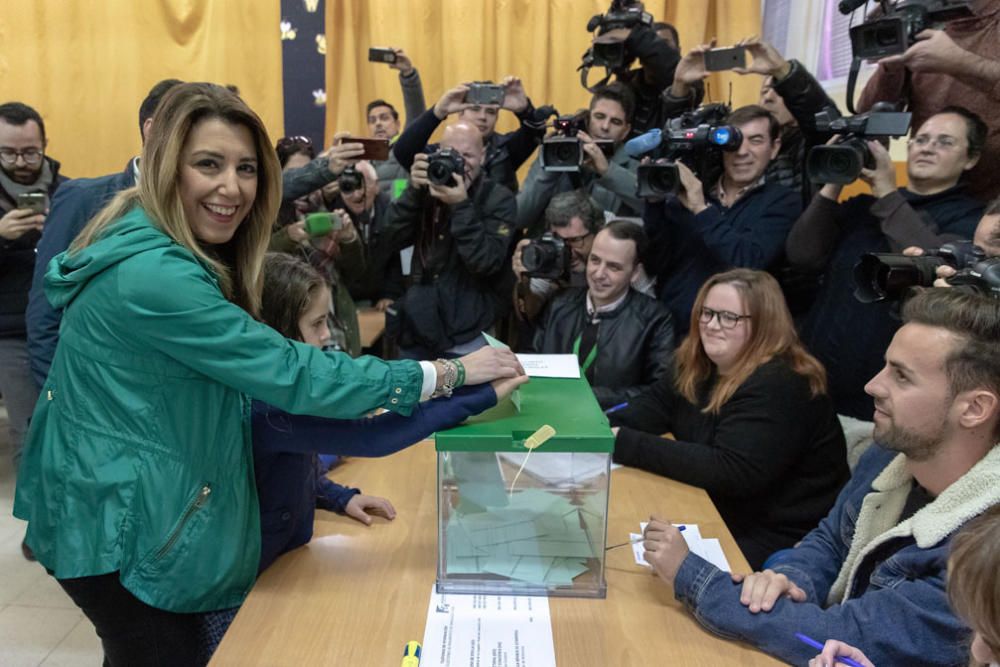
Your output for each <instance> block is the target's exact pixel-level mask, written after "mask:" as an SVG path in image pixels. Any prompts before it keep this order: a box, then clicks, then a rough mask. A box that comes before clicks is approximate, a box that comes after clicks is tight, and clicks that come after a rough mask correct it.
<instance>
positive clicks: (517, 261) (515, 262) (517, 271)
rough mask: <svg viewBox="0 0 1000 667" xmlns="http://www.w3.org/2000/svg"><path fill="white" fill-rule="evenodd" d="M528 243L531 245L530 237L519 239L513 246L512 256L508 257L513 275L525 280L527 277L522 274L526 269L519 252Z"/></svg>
mask: <svg viewBox="0 0 1000 667" xmlns="http://www.w3.org/2000/svg"><path fill="white" fill-rule="evenodd" d="M529 245H531V239H521V240H520V241H518V242H517V245H516V246H514V256H513V257H511V259H510V266H511V268H512V269H513V270H514V275H515V276H517V279H518V280H526V279H527V278H528V277H527V276H526V275H524V274H525V272H526V271H527V269H525V268H524V264H522V263H521V252H522V251H523V250H524V249H525V248H527V247H528V246H529Z"/></svg>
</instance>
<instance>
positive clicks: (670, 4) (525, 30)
mask: <svg viewBox="0 0 1000 667" xmlns="http://www.w3.org/2000/svg"><path fill="white" fill-rule="evenodd" d="M609 4H610V3H609V1H608V0H327V8H326V35H327V57H328V65H327V70H326V82H327V106H326V109H327V112H326V113H327V115H326V119H327V124H326V132H327V138H328V139H329V138H330V137H332V135H333V133H334V132H336V131H341V130H346V131H349V132H352V133H355V134H362V135H365V134H367V128H366V125H365V120H364V109H365V104H367V103H368V102H369V101H370V100H373V99H375V98H378V97H382V98H385V99H387V100H389V101H390V102H392V103H393V104H394V105H395V106H396V107H397V108H398V109H399V111H400V113H402V110H403V104H402V102H403V100H402V93H401V92H400V89H399V83H398V81H397V79H396V74H397V73H396V71H395V70H390V69H389V68H388V67H386V66H385V65H381V64H376V63H369V62H368V60H367V56H368V47H369V46H394V47H398V48H402V49H404V50H405V51H406V52H407V54H408V55H409V56H410V57H411V58H412V60H413V63H414V65H415V66H416V67H417V69H418V70H419V71H420V77H421V79H422V80H423V84H424V93H425V97H426V99H427V104H428V106H430V105H432V104H433V103H434V102H435V101H436V100H437V98H438V97H440V95H441V93H442V92H444V91H445V90H446V89H448V88H450V87H452V86H453V85H455V84H456V83H459V82H461V81H471V80H481V79H492V80H494V81H498V80H500V79H501V78H503V77H504V76H506V75H508V74H514V75H517V76H520V77H521V79H522V80H523V81H524V84H525V89H526V90H527V92H528V95H529V96H530V97H531V99H532V101H533V102H534V103H535V104H536V105H541V104H546V103H548V104H554V105H555V106H556V107H557V108H558V109H559V110H560V111H561V112H562V113H572V112H573V111H575V110H576V109H578V108H582V107H585V106H586V105H587V102H588V101H589V99H590V94H589V93H587V91H586V90H584V89H583V87H581V85H580V77H579V73H577V72H576V67H577V66H578V65H579V64H580V56H581V55H582V54H583V52H584V51H585V50H586V49H587V46H588V45H589V40H590V35H589V34H588V33H587V31H586V28H585V26H586V24H587V20H588V19H589V18H590V17H591V16H593V15H594V14H598V13H602V12H605V11H607V9H608V5H609ZM645 6H646V10H647V11H649V12H650V13H651V14H653V16H654V18H655V19H656V20H663V21H667V22H669V23H672V24H673V25H675V26H676V27H677V29H678V31H679V32H680V37H681V48H682V50H686V49H689V48H691V47H692V46H695V45H697V44H700V43H702V42H706V41H708V40H709V39H710V38H712V37H715V38H716V39H717V40H718V44H719V45H720V46H725V45H729V44H733V43H735V42H736V41H738V40H739V39H741V38H743V37H747V36H750V35H754V34H759V33H760V28H761V20H760V14H761V11H760V0H653V1H647V2H646V3H645ZM599 72H600V76H598V74H599ZM601 76H603V70H600V71H598V70H595V71H592V72H591V82H592V83H593V82H596V81H597V80H598V79H599V78H600V77H601ZM730 81H731V82H732V83H733V103H734V105H737V106H738V105H742V104H749V103H752V102H754V101H756V99H757V94H758V91H759V89H760V78H759V77H756V76H743V77H741V76H737V75H733V74H729V73H727V74H722V75H717V74H716V75H712V77H711V78H710V79H709V85H710V92H711V98H712V99H713V100H714V101H725V100H727V99H728V97H729V82H730ZM498 127H499V128H500V129H501V130H504V131H506V130H510V129H513V128H514V127H516V119H514V118H513V116H512V115H511V114H502V115H501V119H500V121H499V123H498Z"/></svg>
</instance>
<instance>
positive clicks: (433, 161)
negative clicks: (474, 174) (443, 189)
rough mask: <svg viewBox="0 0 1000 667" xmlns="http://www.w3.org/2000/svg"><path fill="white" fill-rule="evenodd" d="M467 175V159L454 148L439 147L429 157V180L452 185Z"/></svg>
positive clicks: (438, 183) (448, 185)
mask: <svg viewBox="0 0 1000 667" xmlns="http://www.w3.org/2000/svg"><path fill="white" fill-rule="evenodd" d="M464 177H465V159H464V158H463V157H462V156H461V154H460V153H459V152H458V151H456V150H455V149H454V148H439V149H438V150H436V151H435V152H433V153H431V154H430V155H429V156H428V157H427V180H428V181H430V182H431V183H433V184H434V185H444V186H447V187H451V186H453V185H458V182H459V180H460V179H462V178H464Z"/></svg>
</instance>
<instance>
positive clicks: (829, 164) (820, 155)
mask: <svg viewBox="0 0 1000 667" xmlns="http://www.w3.org/2000/svg"><path fill="white" fill-rule="evenodd" d="M911 116H912V114H910V113H909V112H901V111H896V107H895V105H893V104H892V103H891V102H879V103H878V104H876V105H875V106H873V107H872V109H871V111H867V112H865V113H862V114H858V115H856V116H850V117H847V118H844V117H842V116H841V115H840V113H839V112H838V111H837V110H836V109H835V108H833V107H828V108H826V109H824V110H823V111H820V112H819V113H818V114H816V130H817V131H818V132H823V133H829V134H839V135H841V137H840V139H839V140H838V141H837V143H835V144H833V145H830V146H816V147H814V148H813V149H812V150H810V151H809V156H808V157H807V158H806V175H807V176H808V177H809V180H811V181H812V182H813V183H836V184H839V185H846V184H848V183H853V182H854V181H855V180H857V178H858V176H860V175H861V169H862V168H865V169H874V168H875V157H874V156H873V155H872V153H871V151H870V150H868V143H867V140H868V139H887V138H888V137H901V136H903V135H905V134H906V133H907V132H909V131H910V117H911Z"/></svg>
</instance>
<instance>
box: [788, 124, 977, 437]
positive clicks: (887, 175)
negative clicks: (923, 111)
mask: <svg viewBox="0 0 1000 667" xmlns="http://www.w3.org/2000/svg"><path fill="white" fill-rule="evenodd" d="M985 137H986V127H985V125H984V123H983V121H982V120H981V119H980V118H979V117H978V116H976V115H975V114H973V113H971V112H969V111H968V110H966V109H964V108H961V107H949V108H946V109H945V110H943V111H942V112H941V113H938V114H936V115H934V116H931V117H930V118H929V119H928V120H927V121H926V122H925V123H924V124H923V125H922V126H921V127H920V128H919V129H918V130H917V132H916V134H915V135H914V136H913V138H912V139H910V140H909V142H908V144H907V145H908V149H907V161H906V166H907V174H908V178H909V182H908V183H907V185H906V186H905V187H901V188H897V187H896V171H895V167H894V165H893V163H892V160H891V159H890V158H889V152H888V151H887V150H886V148H885V147H884V146H882V144H880V143H878V142H876V141H868V142H867V144H866V145H867V149H868V152H869V154H870V159H871V160H874V165H875V166H874V169H871V168H865V169H862V170H861V179H862V180H864V181H865V182H867V183H869V184H870V185H871V188H872V194H871V195H867V194H866V195H858V196H856V197H852V198H851V199H849V200H847V201H845V202H842V203H838V202H837V199H838V198H839V196H840V191H841V189H842V187H843V186H842V185H839V184H827V185H824V186H823V188H822V189H821V190H820V191H819V193H818V194H817V195H816V196H815V197H814V198H813V200H812V203H810V205H809V207H808V208H807V209H806V210H805V211H804V212H803V213H802V215H801V217H799V219H798V220H797V221H796V222H795V225H794V226H793V227H792V230H791V232H790V233H789V235H788V240H787V242H786V244H785V250H786V253H787V256H788V260H789V262H790V263H791V265H792V266H793V267H795V268H796V269H799V270H803V271H812V272H815V273H824V276H823V281H822V286H821V288H820V291H819V293H818V294H817V296H816V299H815V301H814V303H813V305H812V307H811V308H810V309H809V311H808V313H806V316H805V318H804V321H803V322H802V323H801V328H802V332H801V333H802V339H803V341H804V342H805V343H806V346H807V347H808V348H809V350H810V351H811V352H812V353H813V354H814V355H816V357H817V358H818V359H819V360H820V361H821V362H822V363H823V365H824V366H826V368H827V373H828V383H829V388H830V395H831V396H832V397H833V399H834V404H835V406H836V408H837V412H838V413H840V414H845V415H849V416H851V417H856V418H858V419H870V417H871V414H872V400H871V397H870V396H868V395H866V394H865V393H864V383H865V381H866V378H868V377H870V376H871V375H873V374H874V373H875V372H877V371H878V369H879V368H880V367H881V365H882V355H881V350H882V349H884V348H885V346H886V345H888V342H889V340H890V339H891V338H892V335H893V333H894V332H895V331H896V329H897V328H898V326H899V323H898V321H897V319H896V318H895V317H893V315H892V313H891V310H890V305H889V304H886V303H871V304H862V303H861V302H859V301H858V300H857V299H855V297H854V296H853V291H854V282H853V280H852V275H853V272H854V266H855V264H856V263H857V262H858V260H859V257H861V255H862V254H864V253H871V252H900V251H901V250H902V249H903V248H906V247H907V246H918V247H921V248H935V247H938V246H940V245H942V244H943V243H945V242H946V241H949V240H953V239H961V238H969V237H971V236H972V232H973V229H974V226H975V224H976V221H977V220H978V219H979V216H980V213H981V211H982V205H981V204H980V203H979V202H978V201H977V200H975V199H973V198H971V197H969V196H968V195H967V194H966V193H965V190H964V188H963V186H962V185H961V184H960V182H959V181H960V179H961V177H962V175H963V174H964V173H966V172H967V171H968V170H970V169H972V167H973V166H975V164H976V162H977V160H978V159H979V155H980V153H981V151H982V148H983V142H984V141H985ZM834 141H837V138H834ZM816 150H819V149H816Z"/></svg>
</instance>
